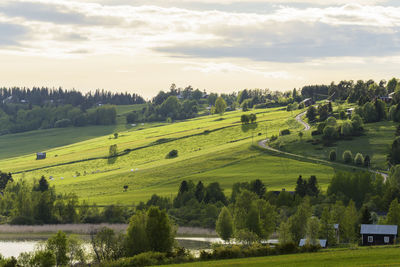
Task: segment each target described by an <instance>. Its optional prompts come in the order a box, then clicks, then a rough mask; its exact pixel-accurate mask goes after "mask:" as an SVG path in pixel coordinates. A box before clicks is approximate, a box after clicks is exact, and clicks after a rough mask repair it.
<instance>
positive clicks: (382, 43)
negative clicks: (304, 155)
mask: <svg viewBox="0 0 400 267" xmlns="http://www.w3.org/2000/svg"><path fill="white" fill-rule="evenodd" d="M315 2H320V3H319V4H316V3H315ZM349 2H351V4H349ZM399 2H400V1H385V0H364V1H361V0H360V1H347V0H323V1H311V0H294V1H287V0H272V1H263V0H253V1H238V0H203V1H200V0H197V1H196V0H183V1H182V0H181V1H174V0H158V1H157V0H155V1H148V0H146V1H145V0H143V1H141V0H137V1H135V0H71V1H70V0H68V1H67V0H65V1H64V0H23V1H17V0H12V1H11V0H10V1H8V0H1V1H0V86H28V87H32V86H50V87H53V86H54V87H58V86H62V87H64V88H68V89H71V88H76V89H79V90H82V91H88V90H94V89H96V88H104V89H108V90H113V91H115V90H119V91H129V92H136V93H139V94H141V95H143V96H145V97H148V98H149V97H151V96H153V95H155V94H156V93H157V92H158V91H159V90H162V89H164V90H165V89H168V88H169V86H170V84H171V83H175V84H177V86H179V87H185V86H187V85H192V86H193V87H194V88H199V89H207V90H208V91H217V92H230V91H233V90H239V89H244V88H270V89H272V90H288V89H293V88H294V87H296V88H299V87H301V86H303V85H306V84H317V83H330V82H331V81H339V80H341V79H353V80H357V79H370V78H373V79H376V80H380V79H386V80H388V79H390V78H392V77H393V76H397V77H400V71H399V70H400V32H399V30H400V3H399Z"/></svg>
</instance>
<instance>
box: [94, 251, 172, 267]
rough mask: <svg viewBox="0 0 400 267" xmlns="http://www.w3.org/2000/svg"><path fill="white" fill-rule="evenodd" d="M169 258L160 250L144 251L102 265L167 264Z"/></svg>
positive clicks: (121, 266)
mask: <svg viewBox="0 0 400 267" xmlns="http://www.w3.org/2000/svg"><path fill="white" fill-rule="evenodd" d="M166 263H168V262H167V258H166V254H165V253H160V252H153V251H151V252H144V253H141V254H138V255H136V256H133V257H130V258H121V259H119V260H116V261H112V262H106V263H104V264H102V265H100V266H108V267H128V266H129V267H134V266H151V265H160V264H166Z"/></svg>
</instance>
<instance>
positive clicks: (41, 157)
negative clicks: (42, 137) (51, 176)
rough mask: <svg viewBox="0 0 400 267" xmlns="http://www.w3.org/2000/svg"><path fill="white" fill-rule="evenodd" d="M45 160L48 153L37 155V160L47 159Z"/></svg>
mask: <svg viewBox="0 0 400 267" xmlns="http://www.w3.org/2000/svg"><path fill="white" fill-rule="evenodd" d="M45 158H46V152H38V153H36V160H38V159H45Z"/></svg>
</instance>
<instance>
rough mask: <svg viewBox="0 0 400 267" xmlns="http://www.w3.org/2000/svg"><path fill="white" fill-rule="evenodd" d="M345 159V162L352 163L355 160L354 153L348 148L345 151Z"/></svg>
mask: <svg viewBox="0 0 400 267" xmlns="http://www.w3.org/2000/svg"><path fill="white" fill-rule="evenodd" d="M342 157H343V161H344V163H352V162H353V154H352V153H351V151H350V150H346V151H345V152H343V155H342Z"/></svg>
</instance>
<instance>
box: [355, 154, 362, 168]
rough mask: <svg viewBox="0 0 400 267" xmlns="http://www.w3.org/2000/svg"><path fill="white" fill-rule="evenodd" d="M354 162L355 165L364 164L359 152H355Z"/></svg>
mask: <svg viewBox="0 0 400 267" xmlns="http://www.w3.org/2000/svg"><path fill="white" fill-rule="evenodd" d="M354 162H355V164H356V165H359V166H361V165H363V164H364V157H363V155H362V154H361V153H357V154H356V156H355V157H354Z"/></svg>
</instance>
